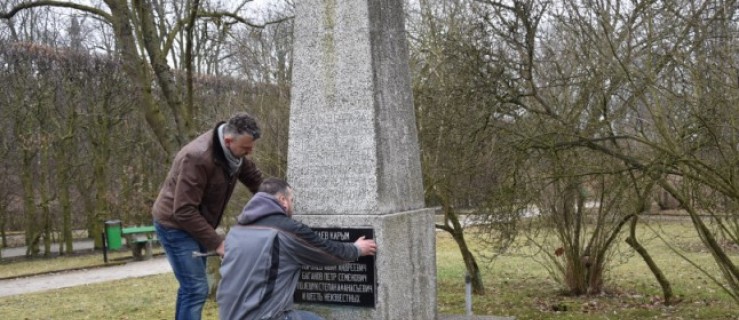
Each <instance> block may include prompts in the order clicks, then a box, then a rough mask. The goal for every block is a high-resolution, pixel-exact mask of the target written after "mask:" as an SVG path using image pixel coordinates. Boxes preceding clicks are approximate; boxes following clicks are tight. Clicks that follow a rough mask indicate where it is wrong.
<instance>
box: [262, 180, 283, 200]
mask: <svg viewBox="0 0 739 320" xmlns="http://www.w3.org/2000/svg"><path fill="white" fill-rule="evenodd" d="M288 188H290V185H289V184H288V183H287V181H285V180H282V179H279V178H267V179H265V180H264V181H263V182H262V184H261V185H259V192H264V193H269V194H271V195H273V196H276V195H277V194H278V193H282V194H287V189H288Z"/></svg>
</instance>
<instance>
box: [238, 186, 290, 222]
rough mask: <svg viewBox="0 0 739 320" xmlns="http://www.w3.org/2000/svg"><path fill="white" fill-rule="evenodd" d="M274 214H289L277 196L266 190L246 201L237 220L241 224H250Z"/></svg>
mask: <svg viewBox="0 0 739 320" xmlns="http://www.w3.org/2000/svg"><path fill="white" fill-rule="evenodd" d="M273 214H283V215H287V214H286V213H285V209H284V208H282V206H281V205H280V203H279V202H278V201H277V198H275V196H273V195H271V194H269V193H265V192H257V194H255V195H254V196H253V197H252V198H251V200H249V202H247V203H246V205H245V206H244V209H243V210H241V214H240V215H239V217H238V219H237V221H238V223H239V224H250V223H252V222H254V221H257V220H259V219H261V218H263V217H266V216H269V215H273Z"/></svg>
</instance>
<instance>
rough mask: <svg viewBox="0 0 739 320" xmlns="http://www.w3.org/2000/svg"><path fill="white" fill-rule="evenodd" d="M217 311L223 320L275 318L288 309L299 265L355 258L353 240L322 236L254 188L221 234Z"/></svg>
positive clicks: (291, 304) (290, 308) (356, 252)
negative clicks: (222, 251) (234, 220)
mask: <svg viewBox="0 0 739 320" xmlns="http://www.w3.org/2000/svg"><path fill="white" fill-rule="evenodd" d="M225 248H226V253H225V255H224V257H223V262H222V263H221V270H220V271H221V277H222V278H221V282H220V284H219V286H218V294H217V295H216V299H217V301H218V311H219V314H220V318H221V319H222V320H237V319H248V320H262V319H278V318H279V317H280V316H281V315H282V314H283V313H285V312H286V311H289V310H292V308H293V293H294V291H295V287H296V286H297V284H298V277H299V276H300V269H301V267H302V266H303V265H314V266H323V265H338V264H343V263H347V262H352V261H356V260H357V258H359V249H358V248H357V247H356V246H354V244H353V243H345V242H336V241H330V240H325V239H323V238H321V237H319V236H318V234H316V233H315V232H313V230H311V229H310V228H309V227H308V226H306V225H304V224H302V223H300V222H298V221H295V220H293V219H291V218H289V217H288V216H287V215H286V213H285V211H284V209H283V208H282V207H281V206H280V204H279V202H277V199H275V197H274V196H272V195H270V194H268V193H264V192H258V193H257V194H255V195H254V197H252V199H251V200H249V202H248V203H247V204H246V206H245V207H244V210H243V211H242V213H241V215H239V217H238V224H237V225H236V226H234V227H232V228H231V230H230V231H229V232H228V235H226V244H225Z"/></svg>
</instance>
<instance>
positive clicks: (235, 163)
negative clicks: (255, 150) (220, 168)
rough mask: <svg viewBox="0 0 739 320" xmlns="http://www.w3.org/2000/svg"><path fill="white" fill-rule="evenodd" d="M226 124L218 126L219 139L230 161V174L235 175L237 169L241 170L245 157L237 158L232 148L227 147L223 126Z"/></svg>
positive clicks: (227, 159) (227, 160)
mask: <svg viewBox="0 0 739 320" xmlns="http://www.w3.org/2000/svg"><path fill="white" fill-rule="evenodd" d="M225 126H226V125H225V124H222V125H220V126H218V141H220V142H221V148H223V154H224V155H226V162H228V169H229V170H228V172H229V174H231V175H233V174H234V173H236V171H237V170H239V167H240V166H241V161H243V160H244V159H243V158H238V159H237V158H236V157H234V155H233V154H232V153H231V150H229V149H228V148H227V147H226V141H225V140H224V139H223V128H224V127H225Z"/></svg>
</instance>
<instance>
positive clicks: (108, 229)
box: [105, 220, 121, 250]
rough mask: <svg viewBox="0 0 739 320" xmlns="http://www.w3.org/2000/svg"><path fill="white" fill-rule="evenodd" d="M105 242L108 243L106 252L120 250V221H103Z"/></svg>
mask: <svg viewBox="0 0 739 320" xmlns="http://www.w3.org/2000/svg"><path fill="white" fill-rule="evenodd" d="M105 241H106V242H107V243H108V250H119V249H120V248H121V220H108V221H105Z"/></svg>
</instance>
